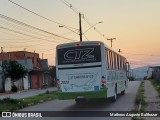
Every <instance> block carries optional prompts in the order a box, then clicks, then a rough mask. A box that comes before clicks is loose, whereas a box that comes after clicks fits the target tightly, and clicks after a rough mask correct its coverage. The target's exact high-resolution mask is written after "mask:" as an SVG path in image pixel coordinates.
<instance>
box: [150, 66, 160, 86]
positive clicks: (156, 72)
mask: <svg viewBox="0 0 160 120" xmlns="http://www.w3.org/2000/svg"><path fill="white" fill-rule="evenodd" d="M147 78H153V79H155V80H157V81H158V82H159V83H160V66H150V67H149V69H148V76H147Z"/></svg>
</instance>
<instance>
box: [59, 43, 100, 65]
mask: <svg viewBox="0 0 160 120" xmlns="http://www.w3.org/2000/svg"><path fill="white" fill-rule="evenodd" d="M57 57H58V58H57V60H58V65H67V64H80V63H93V62H101V50H100V46H97V45H95V46H77V47H67V48H61V49H57Z"/></svg>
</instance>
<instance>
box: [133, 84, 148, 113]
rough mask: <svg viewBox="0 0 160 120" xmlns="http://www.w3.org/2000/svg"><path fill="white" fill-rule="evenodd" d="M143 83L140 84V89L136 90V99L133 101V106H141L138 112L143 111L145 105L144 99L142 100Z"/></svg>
mask: <svg viewBox="0 0 160 120" xmlns="http://www.w3.org/2000/svg"><path fill="white" fill-rule="evenodd" d="M144 90H145V89H144V81H142V82H141V84H140V87H139V89H138V92H137V95H136V99H135V104H136V106H138V108H139V106H141V107H140V109H138V111H141V112H142V111H144V110H145V107H146V105H147V103H146V101H145V99H144Z"/></svg>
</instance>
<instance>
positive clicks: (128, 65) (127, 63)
mask: <svg viewBox="0 0 160 120" xmlns="http://www.w3.org/2000/svg"><path fill="white" fill-rule="evenodd" d="M129 70H130V64H129V62H126V72H127V76H129Z"/></svg>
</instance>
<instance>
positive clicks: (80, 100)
mask: <svg viewBox="0 0 160 120" xmlns="http://www.w3.org/2000/svg"><path fill="white" fill-rule="evenodd" d="M75 101H76V103H77V104H80V103H84V102H86V99H84V98H76V99H75Z"/></svg>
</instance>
